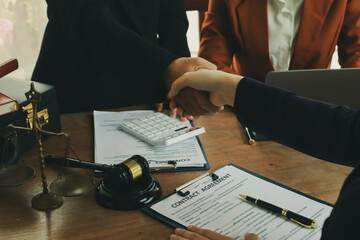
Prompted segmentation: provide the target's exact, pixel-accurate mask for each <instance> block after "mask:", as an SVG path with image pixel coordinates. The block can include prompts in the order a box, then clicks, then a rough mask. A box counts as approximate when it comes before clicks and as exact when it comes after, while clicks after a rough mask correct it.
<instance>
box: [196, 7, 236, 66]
mask: <svg viewBox="0 0 360 240" xmlns="http://www.w3.org/2000/svg"><path fill="white" fill-rule="evenodd" d="M231 25H232V24H231V23H230V21H229V17H228V12H227V8H226V5H225V3H224V1H223V0H210V1H209V9H208V11H207V12H206V15H205V20H204V23H203V25H202V30H201V41H200V49H199V54H198V55H199V57H202V58H205V59H207V60H209V61H210V62H212V63H214V64H215V65H216V66H217V67H218V69H219V70H223V71H225V72H231V73H235V71H234V70H232V69H231V65H232V58H233V55H234V47H235V46H236V44H235V40H234V37H233V34H232V31H231Z"/></svg>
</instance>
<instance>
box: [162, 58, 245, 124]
mask: <svg viewBox="0 0 360 240" xmlns="http://www.w3.org/2000/svg"><path fill="white" fill-rule="evenodd" d="M242 78H243V77H241V76H238V75H234V74H230V73H225V72H222V71H219V70H216V66H215V65H214V64H212V63H210V62H208V61H206V60H205V59H203V58H185V57H184V58H178V59H176V60H175V61H173V62H172V63H171V64H170V65H169V66H168V67H167V69H166V71H165V73H164V76H163V79H164V81H165V85H166V87H167V88H168V89H169V93H168V98H169V99H170V105H169V107H170V116H171V117H176V115H179V116H180V119H181V120H182V121H184V120H186V119H189V120H191V119H193V118H194V117H198V116H200V115H212V114H216V113H218V112H220V111H221V110H223V109H224V105H230V106H233V104H234V98H235V92H236V88H237V85H238V83H239V82H240V80H241V79H242ZM161 110H162V104H159V106H158V111H161Z"/></svg>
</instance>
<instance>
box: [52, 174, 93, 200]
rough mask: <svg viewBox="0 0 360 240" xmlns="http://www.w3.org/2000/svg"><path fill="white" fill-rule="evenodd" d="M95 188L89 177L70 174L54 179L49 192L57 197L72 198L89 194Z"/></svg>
mask: <svg viewBox="0 0 360 240" xmlns="http://www.w3.org/2000/svg"><path fill="white" fill-rule="evenodd" d="M95 186H96V182H95V180H93V179H91V178H89V176H83V175H79V174H70V175H65V176H59V177H58V178H57V179H55V180H54V181H53V182H52V183H51V184H50V190H51V192H53V193H55V194H56V195H59V196H64V197H74V196H79V195H82V194H85V193H88V192H90V191H91V190H92V189H93V188H94V187H95Z"/></svg>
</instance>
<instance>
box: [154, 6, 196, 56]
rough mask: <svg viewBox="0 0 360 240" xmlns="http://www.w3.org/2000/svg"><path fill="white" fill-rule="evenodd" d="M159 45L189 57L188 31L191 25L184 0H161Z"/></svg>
mask: <svg viewBox="0 0 360 240" xmlns="http://www.w3.org/2000/svg"><path fill="white" fill-rule="evenodd" d="M159 22H160V28H159V45H160V46H162V47H164V48H165V49H167V50H169V51H171V52H173V53H176V54H177V55H179V56H182V57H189V56H190V52H189V47H188V43H187V38H186V32H187V29H188V26H189V23H188V20H187V16H186V12H185V9H184V1H183V0H171V1H169V0H161V6H160V21H159Z"/></svg>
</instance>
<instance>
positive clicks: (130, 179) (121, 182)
mask: <svg viewBox="0 0 360 240" xmlns="http://www.w3.org/2000/svg"><path fill="white" fill-rule="evenodd" d="M148 177H149V163H148V161H147V160H146V159H145V158H144V157H142V156H140V155H134V156H132V157H131V158H129V159H127V160H125V161H124V162H122V163H120V164H117V165H114V166H113V167H112V168H111V169H110V170H109V171H108V172H107V176H106V177H105V178H104V184H105V185H106V186H107V187H108V188H109V189H113V190H115V189H118V188H124V187H132V186H131V185H133V184H136V183H139V182H141V181H143V180H144V179H146V178H148Z"/></svg>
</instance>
